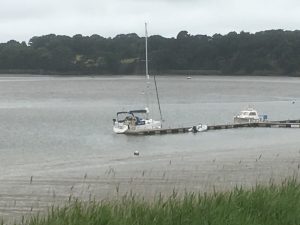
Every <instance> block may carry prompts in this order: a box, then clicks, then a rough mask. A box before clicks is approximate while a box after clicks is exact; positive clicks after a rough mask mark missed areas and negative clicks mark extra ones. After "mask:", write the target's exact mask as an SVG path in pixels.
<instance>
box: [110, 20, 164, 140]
mask: <svg viewBox="0 0 300 225" xmlns="http://www.w3.org/2000/svg"><path fill="white" fill-rule="evenodd" d="M145 48H146V80H147V81H146V82H147V83H149V79H150V76H149V72H148V34H147V23H146V24H145ZM154 83H155V90H156V97H157V103H158V108H159V112H160V119H161V120H154V119H151V118H149V109H148V107H146V108H145V109H141V110H129V111H125V112H124V111H122V112H118V113H117V118H116V119H113V131H114V132H115V133H117V134H124V133H126V131H142V130H153V129H160V128H161V127H162V122H161V121H162V115H161V109H160V103H159V97H158V91H157V85H156V80H155V76H154ZM147 87H148V85H147ZM146 95H148V90H146ZM147 99H148V96H147Z"/></svg>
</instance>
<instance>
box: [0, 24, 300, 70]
mask: <svg viewBox="0 0 300 225" xmlns="http://www.w3.org/2000/svg"><path fill="white" fill-rule="evenodd" d="M148 43H149V48H148V52H149V53H148V56H149V68H150V73H157V74H176V73H185V74H188V73H195V74H206V73H207V74H233V75H234V74H239V75H245V74H258V75H260V74H261V75H268V74H273V75H277V74H278V75H300V31H298V30H297V31H284V30H267V31H261V32H257V33H248V32H240V33H236V32H230V33H228V34H226V35H221V34H215V35H213V36H208V35H191V34H189V33H188V32H187V31H180V32H179V33H178V35H177V37H176V38H175V37H173V38H166V37H162V36H160V35H153V36H150V37H149V39H148ZM144 65H145V38H144V37H139V36H138V35H137V34H135V33H131V34H120V35H117V36H116V37H114V38H104V37H102V36H100V35H92V36H83V35H80V34H78V35H74V36H73V37H69V36H64V35H55V34H49V35H44V36H36V37H32V38H31V39H30V41H29V42H28V43H25V42H17V41H14V40H11V41H8V42H7V43H1V44H0V72H2V73H7V72H16V71H17V72H26V71H29V72H31V73H40V74H46V73H54V74H141V73H144V71H145V66H144Z"/></svg>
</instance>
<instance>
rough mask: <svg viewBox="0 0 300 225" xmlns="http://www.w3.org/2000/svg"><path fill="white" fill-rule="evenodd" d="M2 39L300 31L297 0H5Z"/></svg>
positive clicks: (0, 12) (1, 15)
mask: <svg viewBox="0 0 300 225" xmlns="http://www.w3.org/2000/svg"><path fill="white" fill-rule="evenodd" d="M1 1H2V2H1V4H0V42H6V41H8V40H11V39H14V40H17V41H26V42H27V41H28V40H29V39H30V38H31V37H33V36H40V35H44V34H49V33H55V34H64V35H69V36H73V35H75V34H83V35H92V34H99V35H101V36H104V37H114V36H116V35H117V34H121V33H137V34H138V35H140V36H143V35H144V22H145V21H147V22H148V24H149V25H148V26H149V34H150V35H153V34H160V35H162V36H165V37H175V36H176V35H177V34H178V32H179V31H181V30H187V31H188V32H189V33H191V34H208V35H212V34H215V33H221V34H226V33H228V32H230V31H237V32H240V31H242V30H244V31H249V32H256V31H261V30H267V29H285V30H297V29H300V1H298V0H9V1H8V0H1Z"/></svg>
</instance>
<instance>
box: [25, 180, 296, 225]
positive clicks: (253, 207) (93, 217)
mask: <svg viewBox="0 0 300 225" xmlns="http://www.w3.org/2000/svg"><path fill="white" fill-rule="evenodd" d="M22 224H23V223H22ZM25 224H28V225H82V224H90V225H93V224H95V225H96V224H97V225H101V224H109V225H134V224H141V225H155V224H157V225H176V224H195V225H201V224H203V225H204V224H205V225H207V224H210V225H222V224H230V225H241V224H243V225H250V224H251V225H254V224H255V225H260V224H261V225H277V224H278V225H279V224H282V225H289V224H300V185H299V183H297V182H296V181H295V180H290V181H287V182H284V183H282V185H272V184H271V185H270V186H267V187H264V186H256V187H254V188H253V189H251V190H246V189H243V188H235V189H234V190H233V191H231V192H225V193H216V192H215V193H211V194H193V193H188V194H185V195H183V196H178V195H177V194H176V193H175V192H174V193H173V195H172V196H170V197H169V198H167V199H164V198H162V197H157V198H156V199H155V200H154V201H152V202H149V201H146V200H142V199H139V198H136V197H135V196H127V197H124V198H123V199H122V200H119V201H102V202H96V201H92V202H88V203H84V202H81V201H77V200H76V201H73V202H71V203H70V205H68V206H66V207H61V208H54V207H53V208H52V209H51V210H49V212H48V215H46V216H42V215H40V216H33V217H32V218H31V219H30V220H29V221H27V222H25Z"/></svg>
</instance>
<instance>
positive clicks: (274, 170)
mask: <svg viewBox="0 0 300 225" xmlns="http://www.w3.org/2000/svg"><path fill="white" fill-rule="evenodd" d="M156 80H157V84H158V90H159V97H160V103H161V108H162V113H163V119H164V121H165V122H164V126H165V127H169V126H173V127H177V126H190V125H196V124H198V123H203V124H209V125H210V124H224V123H232V122H233V116H234V115H236V114H237V113H238V112H239V111H240V110H242V109H243V108H245V107H247V106H253V107H254V108H256V109H257V110H258V111H259V113H261V114H267V115H268V119H270V120H284V119H300V88H299V87H300V78H288V77H253V76H246V77H233V76H226V77H221V76H194V77H192V79H186V77H185V76H161V77H157V78H156ZM145 84H146V82H145V78H144V76H113V77H111V76H103V77H55V76H43V77H41V76H21V75H20V76H17V75H14V76H10V75H7V76H5V75H2V76H1V77H0V118H1V119H0V121H1V122H0V217H2V218H4V219H8V220H10V221H14V220H15V219H17V218H19V217H20V216H21V215H24V214H25V215H28V213H32V212H33V213H34V212H37V211H45V210H46V209H47V207H49V206H51V205H52V204H61V203H62V202H64V201H66V199H68V198H69V197H70V196H74V197H78V198H82V199H88V198H91V197H97V198H101V199H103V198H111V197H116V196H119V195H122V194H125V193H127V192H129V191H133V192H134V193H137V194H139V195H142V196H150V197H151V196H155V195H156V194H157V193H165V194H166V195H167V194H168V193H171V192H172V191H173V189H176V190H178V191H180V190H188V191H209V190H211V188H212V187H213V188H217V189H219V190H227V189H228V188H231V187H233V186H235V185H243V186H251V185H255V184H256V183H260V182H261V183H266V182H269V181H270V180H273V181H278V182H280V181H281V180H283V179H285V178H286V177H289V176H297V175H298V170H299V167H300V166H299V163H300V138H299V137H300V129H296V128H295V129H287V128H286V129H285V128H243V129H234V130H219V131H209V132H205V133H197V134H192V133H186V134H172V135H155V136H138V137H134V136H125V135H116V134H114V133H113V132H112V119H113V118H114V117H115V115H116V112H117V111H123V110H130V109H142V108H144V107H145V103H146V101H147V100H146V99H147V97H146V94H145V86H146V85H145ZM148 96H149V97H148V102H149V106H150V110H151V112H152V115H153V117H154V118H156V119H159V114H158V108H157V104H156V96H155V93H154V87H153V84H152V82H151V83H150V91H149V95H148ZM136 150H137V151H139V152H140V156H138V157H136V156H133V152H134V151H136Z"/></svg>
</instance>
